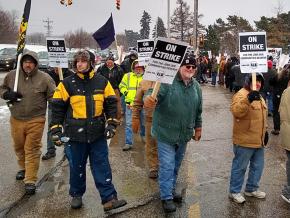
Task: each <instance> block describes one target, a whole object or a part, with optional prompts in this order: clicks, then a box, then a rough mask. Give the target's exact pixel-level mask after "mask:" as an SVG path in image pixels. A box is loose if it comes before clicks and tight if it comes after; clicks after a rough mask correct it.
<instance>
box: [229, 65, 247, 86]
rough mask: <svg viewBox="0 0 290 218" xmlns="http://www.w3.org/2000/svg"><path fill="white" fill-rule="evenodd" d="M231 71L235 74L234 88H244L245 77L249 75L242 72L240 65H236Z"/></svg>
mask: <svg viewBox="0 0 290 218" xmlns="http://www.w3.org/2000/svg"><path fill="white" fill-rule="evenodd" d="M231 71H232V72H233V74H234V82H233V84H234V86H236V87H243V86H244V83H245V77H246V75H247V74H245V73H242V72H241V68H240V65H234V66H233V67H232V68H231Z"/></svg>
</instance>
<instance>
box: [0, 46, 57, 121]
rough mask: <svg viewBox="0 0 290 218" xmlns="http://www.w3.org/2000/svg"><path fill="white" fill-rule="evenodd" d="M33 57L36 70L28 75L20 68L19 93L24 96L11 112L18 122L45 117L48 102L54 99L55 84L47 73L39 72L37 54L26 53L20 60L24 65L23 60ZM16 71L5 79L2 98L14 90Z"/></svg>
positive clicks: (1, 91) (1, 93) (11, 72)
mask: <svg viewBox="0 0 290 218" xmlns="http://www.w3.org/2000/svg"><path fill="white" fill-rule="evenodd" d="M25 56H31V57H32V58H33V59H35V61H36V66H35V68H34V70H33V71H32V72H31V73H30V74H27V73H25V72H24V71H23V69H22V67H20V71H19V80H18V89H17V92H18V93H20V94H22V96H23V98H22V100H21V101H19V102H14V103H13V105H12V106H11V107H9V110H10V112H11V116H12V117H13V118H15V119H18V120H30V119H32V118H35V117H39V116H45V114H46V107H47V101H48V100H49V99H50V98H51V97H52V95H53V92H54V89H55V83H54V81H53V79H52V78H51V77H50V76H49V75H48V74H46V73H44V72H42V71H40V70H38V57H37V54H36V53H35V52H31V51H28V52H25V53H24V54H23V56H22V58H21V60H20V64H21V66H22V65H23V58H24V57H25ZM15 75H16V70H13V71H10V72H9V73H8V74H7V75H6V76H5V78H4V82H3V84H2V85H1V86H0V96H1V98H3V94H4V93H5V92H6V91H9V90H13V87H14V81H15Z"/></svg>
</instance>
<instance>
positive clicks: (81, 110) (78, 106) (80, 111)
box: [70, 95, 87, 119]
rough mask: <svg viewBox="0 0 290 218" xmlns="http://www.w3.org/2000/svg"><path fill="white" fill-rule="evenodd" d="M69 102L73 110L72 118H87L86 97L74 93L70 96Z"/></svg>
mask: <svg viewBox="0 0 290 218" xmlns="http://www.w3.org/2000/svg"><path fill="white" fill-rule="evenodd" d="M70 104H71V107H72V110H73V118H76V119H85V118H87V108H86V97H85V96H81V95H75V96H72V97H70Z"/></svg>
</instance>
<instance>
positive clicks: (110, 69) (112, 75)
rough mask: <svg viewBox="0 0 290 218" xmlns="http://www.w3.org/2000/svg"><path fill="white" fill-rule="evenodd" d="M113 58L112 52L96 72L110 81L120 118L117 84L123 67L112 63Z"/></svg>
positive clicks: (122, 74) (119, 99)
mask: <svg viewBox="0 0 290 218" xmlns="http://www.w3.org/2000/svg"><path fill="white" fill-rule="evenodd" d="M114 61H115V58H114V55H113V54H109V55H108V56H107V58H106V62H105V63H104V64H103V65H101V66H100V67H99V68H98V70H97V73H98V74H100V75H102V76H104V77H105V78H106V79H107V80H109V82H110V83H111V85H112V87H113V89H114V91H115V94H116V97H117V109H118V111H117V119H118V120H120V119H121V116H122V115H121V111H122V109H121V108H122V107H121V97H120V90H119V84H120V82H121V80H122V78H123V76H124V72H123V69H122V68H121V67H120V66H119V65H118V64H116V63H114Z"/></svg>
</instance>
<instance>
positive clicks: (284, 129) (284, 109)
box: [279, 87, 290, 151]
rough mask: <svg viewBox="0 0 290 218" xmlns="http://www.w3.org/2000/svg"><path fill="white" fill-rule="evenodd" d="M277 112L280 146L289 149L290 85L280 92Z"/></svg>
mask: <svg viewBox="0 0 290 218" xmlns="http://www.w3.org/2000/svg"><path fill="white" fill-rule="evenodd" d="M279 113H280V120H281V128H280V133H281V146H282V147H283V148H284V149H286V150H288V151H290V134H289V133H290V87H288V88H287V89H285V90H284V92H283V94H282V98H281V103H280V108H279Z"/></svg>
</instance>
